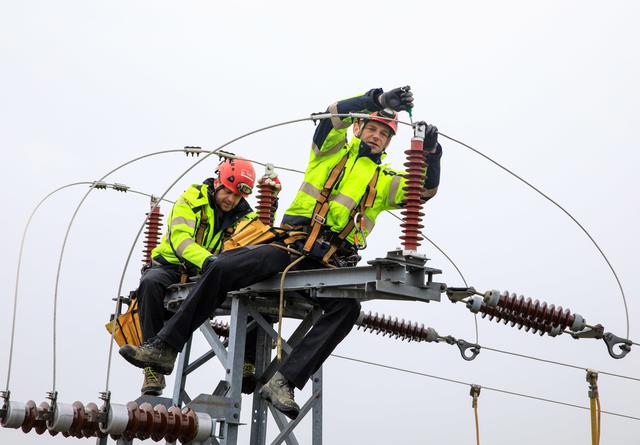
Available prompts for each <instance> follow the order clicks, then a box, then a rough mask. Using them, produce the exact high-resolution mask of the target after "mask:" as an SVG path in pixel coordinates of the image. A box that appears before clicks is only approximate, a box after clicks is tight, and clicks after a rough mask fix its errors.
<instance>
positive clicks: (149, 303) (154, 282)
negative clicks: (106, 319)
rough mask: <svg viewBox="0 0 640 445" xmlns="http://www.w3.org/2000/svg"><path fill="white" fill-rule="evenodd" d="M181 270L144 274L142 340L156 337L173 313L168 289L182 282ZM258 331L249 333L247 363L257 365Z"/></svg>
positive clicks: (168, 267) (161, 267)
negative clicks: (167, 303)
mask: <svg viewBox="0 0 640 445" xmlns="http://www.w3.org/2000/svg"><path fill="white" fill-rule="evenodd" d="M180 275H181V273H180V268H179V266H177V265H173V264H167V265H155V266H152V267H150V268H149V269H147V270H146V271H144V272H143V274H142V277H141V278H140V285H139V286H138V292H137V294H138V314H139V315H140V325H141V327H142V339H143V340H148V339H150V338H152V337H155V336H156V335H157V334H158V332H160V330H161V329H162V327H163V326H164V324H165V322H166V321H167V320H168V319H169V318H171V316H172V315H173V313H172V312H170V311H168V310H167V309H165V307H164V296H165V293H166V291H167V287H169V286H171V285H172V284H176V283H179V282H180ZM257 340H258V331H257V330H256V329H254V330H253V331H251V332H248V333H247V340H246V349H245V361H247V362H250V363H255V361H256V358H255V357H256V342H257Z"/></svg>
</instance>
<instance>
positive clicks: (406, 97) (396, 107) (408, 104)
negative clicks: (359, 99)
mask: <svg viewBox="0 0 640 445" xmlns="http://www.w3.org/2000/svg"><path fill="white" fill-rule="evenodd" d="M378 102H380V106H381V107H382V108H391V109H392V110H393V111H404V110H410V109H411V108H413V93H412V92H411V87H410V86H406V87H401V88H394V89H393V90H390V91H387V92H386V93H382V94H381V95H379V96H378Z"/></svg>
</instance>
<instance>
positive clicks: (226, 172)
mask: <svg viewBox="0 0 640 445" xmlns="http://www.w3.org/2000/svg"><path fill="white" fill-rule="evenodd" d="M216 173H217V177H216V178H215V179H213V178H209V179H207V180H205V181H204V183H203V184H194V185H192V186H190V187H189V188H188V189H187V190H186V191H185V192H184V193H182V195H181V196H180V198H178V200H177V202H176V203H175V204H174V206H173V208H172V209H171V213H170V214H169V217H168V218H167V222H168V224H167V232H166V233H165V235H164V236H163V238H162V241H161V242H160V244H159V245H158V246H157V247H156V248H155V249H153V251H152V253H151V257H152V265H151V267H149V268H148V269H146V270H145V271H144V272H143V275H142V277H141V279H140V285H139V287H138V290H137V298H138V304H139V316H140V325H141V329H142V339H143V340H148V339H152V338H154V337H155V336H156V334H157V333H158V332H159V331H160V330H161V329H162V326H163V325H164V323H165V321H166V320H168V319H169V318H170V317H171V312H169V311H167V310H166V309H165V307H164V295H165V292H166V290H167V287H168V286H170V285H172V284H175V283H178V282H180V281H181V277H182V276H183V274H186V275H184V278H186V277H187V276H192V275H197V274H198V273H199V271H204V270H206V269H207V267H208V266H209V265H211V263H212V261H213V260H214V258H215V254H217V253H218V252H219V251H220V250H221V247H222V245H223V241H224V240H223V238H224V237H225V234H226V233H227V232H229V231H232V230H233V228H234V227H235V226H236V225H237V224H238V222H239V221H240V220H241V219H243V218H248V217H251V216H252V215H255V214H254V213H253V210H252V209H251V207H250V206H249V204H248V203H247V201H246V200H245V198H246V197H247V196H248V195H249V194H250V193H251V191H252V189H253V186H254V183H255V177H256V174H255V171H254V169H253V165H252V164H251V162H249V161H246V160H244V159H227V160H225V161H223V162H222V163H221V164H220V165H219V166H218V168H217V170H216ZM248 352H249V353H250V348H249V351H248ZM254 361H255V360H254ZM249 362H251V361H250V359H249ZM164 387H165V381H164V375H162V374H159V373H156V372H155V371H154V370H153V369H152V368H151V367H146V368H144V382H143V384H142V389H141V392H142V394H146V395H160V394H161V393H162V390H163V389H164Z"/></svg>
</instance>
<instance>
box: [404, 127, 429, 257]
mask: <svg viewBox="0 0 640 445" xmlns="http://www.w3.org/2000/svg"><path fill="white" fill-rule="evenodd" d="M422 146H423V140H422V139H420V138H412V139H411V148H410V149H409V150H406V151H405V154H406V155H407V161H406V162H405V163H404V166H405V167H406V171H407V173H406V174H405V175H404V177H405V178H406V180H407V184H406V185H405V187H404V192H405V202H404V210H402V224H400V227H402V235H401V236H400V239H401V240H402V245H403V247H404V249H405V250H417V249H418V246H420V241H421V240H422V239H423V238H422V236H421V235H420V229H422V228H423V227H424V226H423V225H422V224H421V222H422V217H423V216H424V213H422V188H423V184H424V178H425V174H426V170H427V169H426V163H425V160H424V155H423V153H424V152H423V149H422Z"/></svg>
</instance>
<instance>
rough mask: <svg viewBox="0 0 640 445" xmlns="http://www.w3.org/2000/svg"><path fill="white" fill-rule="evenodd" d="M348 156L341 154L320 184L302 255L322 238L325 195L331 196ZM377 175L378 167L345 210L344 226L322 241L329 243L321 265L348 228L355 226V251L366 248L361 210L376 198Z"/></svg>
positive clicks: (334, 250) (328, 257) (339, 246)
mask: <svg viewBox="0 0 640 445" xmlns="http://www.w3.org/2000/svg"><path fill="white" fill-rule="evenodd" d="M348 158H349V154H348V153H347V154H345V155H344V156H343V157H342V159H340V161H339V162H338V163H337V164H336V165H335V167H333V169H332V170H331V172H330V173H329V176H328V177H327V180H326V181H325V183H324V185H323V186H322V190H321V191H320V194H319V195H318V198H317V199H316V205H315V207H314V209H313V214H312V217H311V225H310V231H309V236H308V237H307V240H306V242H305V244H304V247H303V248H302V251H303V252H304V254H305V255H309V254H310V253H311V251H312V249H313V246H314V244H315V243H316V242H318V240H319V238H322V229H323V228H325V223H326V221H327V214H328V213H329V197H330V196H331V191H332V190H333V188H334V187H335V185H336V183H337V181H338V179H339V178H340V177H341V175H342V173H343V171H344V168H345V165H346V164H347V160H348ZM379 175H380V167H377V168H376V171H375V173H374V175H373V176H372V177H371V180H370V181H369V183H368V184H367V189H366V191H365V193H364V195H363V196H362V199H361V200H360V203H359V205H357V206H355V207H354V208H353V209H351V212H350V213H349V222H347V224H346V225H345V226H344V228H343V229H342V230H341V231H340V232H339V233H337V234H335V235H333V236H331V237H330V239H328V240H326V241H328V242H329V244H330V246H329V249H328V250H327V251H326V253H325V254H324V255H323V257H322V262H323V263H325V264H329V260H330V259H331V257H332V256H333V255H334V254H335V253H336V252H337V251H338V249H340V248H341V247H342V246H343V245H344V243H345V238H346V237H347V235H349V233H351V231H352V230H353V229H354V227H355V229H356V233H355V234H354V242H355V248H356V250H359V249H364V248H365V247H366V240H365V236H364V212H365V210H366V209H368V208H370V207H372V206H373V203H374V201H375V199H376V194H377V190H376V184H377V183H378V177H379ZM358 234H360V236H362V240H363V244H362V245H361V244H359V239H358Z"/></svg>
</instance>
